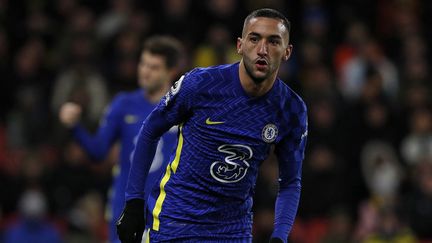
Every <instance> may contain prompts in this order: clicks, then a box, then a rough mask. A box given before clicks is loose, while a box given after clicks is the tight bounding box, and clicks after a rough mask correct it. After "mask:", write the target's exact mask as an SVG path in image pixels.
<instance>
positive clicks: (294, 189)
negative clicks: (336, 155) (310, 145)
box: [272, 103, 307, 242]
mask: <svg viewBox="0 0 432 243" xmlns="http://www.w3.org/2000/svg"><path fill="white" fill-rule="evenodd" d="M290 126H291V128H292V129H291V131H290V133H289V134H288V135H287V136H286V137H285V138H283V139H282V141H281V142H280V143H279V144H278V145H277V147H276V150H275V152H276V156H277V158H278V163H279V193H278V196H277V198H276V205H275V223H274V230H273V233H272V237H274V238H280V239H281V240H283V242H286V241H287V239H288V234H289V233H290V231H291V228H292V226H293V224H294V219H295V217H296V214H297V208H298V204H299V200H300V189H301V173H302V161H303V158H304V151H305V146H306V140H307V111H306V106H305V105H304V103H301V104H300V105H299V112H298V113H296V115H295V116H293V118H292V121H291V124H290Z"/></svg>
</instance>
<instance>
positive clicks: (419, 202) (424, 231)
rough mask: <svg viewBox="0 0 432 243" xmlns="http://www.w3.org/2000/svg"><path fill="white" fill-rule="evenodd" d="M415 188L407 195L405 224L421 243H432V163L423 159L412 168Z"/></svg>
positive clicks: (404, 209)
mask: <svg viewBox="0 0 432 243" xmlns="http://www.w3.org/2000/svg"><path fill="white" fill-rule="evenodd" d="M411 168H412V169H411V171H412V172H413V173H412V174H411V181H412V184H413V188H412V190H411V191H409V193H407V194H406V195H405V198H404V201H403V202H404V204H403V205H402V207H401V208H402V210H403V212H404V216H405V222H407V223H408V225H409V226H410V227H411V229H412V230H413V232H414V233H415V235H416V236H417V238H418V239H419V240H420V242H423V241H424V242H430V241H432V231H431V225H432V162H431V159H430V158H427V159H422V160H421V161H419V162H418V163H417V164H416V165H412V166H411Z"/></svg>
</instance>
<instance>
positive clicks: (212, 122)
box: [206, 117, 225, 125]
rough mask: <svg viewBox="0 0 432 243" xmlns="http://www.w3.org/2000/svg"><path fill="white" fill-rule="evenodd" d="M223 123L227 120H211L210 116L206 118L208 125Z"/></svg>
mask: <svg viewBox="0 0 432 243" xmlns="http://www.w3.org/2000/svg"><path fill="white" fill-rule="evenodd" d="M222 123H225V122H223V121H210V117H209V118H207V120H206V124H207V125H216V124H222Z"/></svg>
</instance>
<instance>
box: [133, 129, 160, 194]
mask: <svg viewBox="0 0 432 243" xmlns="http://www.w3.org/2000/svg"><path fill="white" fill-rule="evenodd" d="M158 141H159V139H158V138H152V137H151V136H149V135H148V134H147V133H146V132H145V131H143V130H141V131H140V133H139V135H138V141H137V144H136V145H135V150H134V152H133V156H132V164H131V167H130V171H129V179H128V183H127V186H126V201H129V200H131V199H135V198H139V199H145V198H144V187H145V182H146V178H147V175H148V171H149V169H150V166H151V163H152V161H153V157H154V155H155V153H156V148H157V144H158Z"/></svg>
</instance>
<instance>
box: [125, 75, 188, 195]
mask: <svg viewBox="0 0 432 243" xmlns="http://www.w3.org/2000/svg"><path fill="white" fill-rule="evenodd" d="M193 85H194V78H193V77H191V76H182V77H181V78H180V79H179V80H178V81H177V82H176V83H175V84H174V86H173V87H171V89H170V91H169V92H168V93H167V94H166V95H165V96H164V97H163V98H162V99H161V101H160V103H159V105H158V106H157V107H156V108H155V109H154V110H153V111H152V112H151V113H150V115H149V116H147V118H146V120H145V121H144V122H143V124H142V126H141V129H140V131H139V134H138V140H137V143H136V145H135V149H134V152H133V157H132V164H131V168H130V171H129V179H128V182H127V186H126V193H125V194H126V195H125V196H126V201H128V200H131V199H134V198H140V199H144V186H145V182H146V178H147V174H148V171H149V169H150V166H151V163H152V161H153V157H154V155H155V152H156V147H157V144H158V141H159V138H160V137H161V136H162V135H163V134H164V133H165V132H166V131H168V130H169V129H170V128H171V127H172V126H174V125H178V124H180V123H183V122H185V121H186V120H187V118H188V117H189V115H190V112H191V100H192V99H193V91H194V87H192V86H193Z"/></svg>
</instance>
